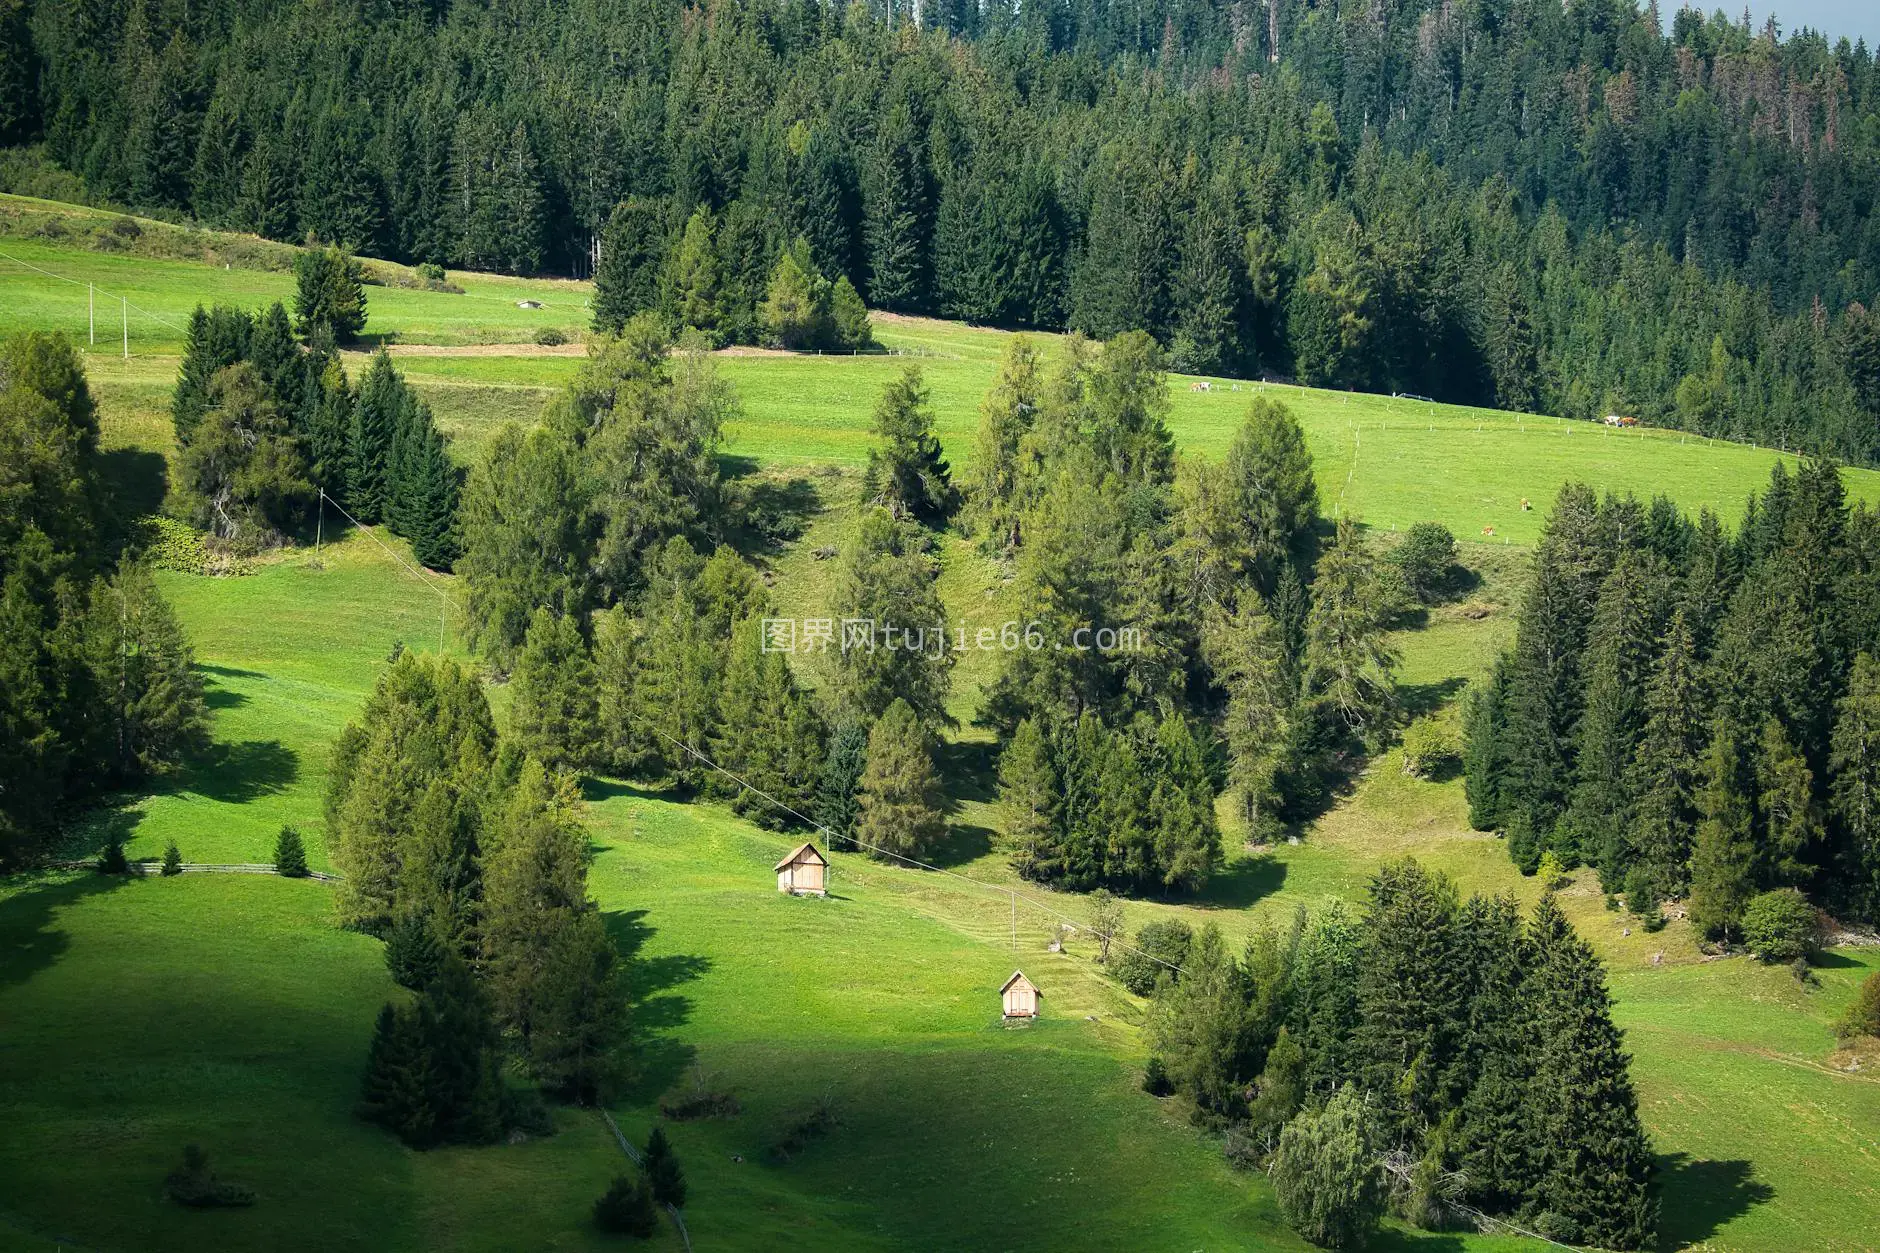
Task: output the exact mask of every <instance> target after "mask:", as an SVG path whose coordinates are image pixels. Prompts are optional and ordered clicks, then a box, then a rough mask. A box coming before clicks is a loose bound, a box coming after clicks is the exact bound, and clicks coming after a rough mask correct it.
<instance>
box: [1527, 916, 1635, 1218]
mask: <svg viewBox="0 0 1880 1253" xmlns="http://www.w3.org/2000/svg"><path fill="white" fill-rule="evenodd" d="M1530 935H1531V937H1532V941H1531V942H1532V949H1533V963H1534V964H1533V969H1532V972H1531V973H1530V974H1529V976H1528V979H1527V981H1526V982H1525V984H1524V985H1523V986H1524V993H1525V995H1526V996H1527V997H1528V998H1529V1006H1530V1009H1529V1012H1530V1013H1532V1015H1533V1017H1534V1021H1535V1026H1536V1039H1537V1040H1538V1042H1539V1049H1538V1052H1537V1054H1536V1056H1535V1062H1534V1079H1533V1081H1532V1083H1530V1085H1529V1089H1528V1090H1529V1093H1530V1096H1531V1100H1530V1104H1529V1108H1530V1111H1531V1112H1530V1117H1531V1118H1532V1119H1533V1121H1534V1126H1535V1128H1536V1129H1537V1130H1538V1131H1539V1133H1540V1137H1541V1142H1542V1144H1543V1145H1544V1149H1543V1163H1544V1164H1543V1170H1542V1175H1541V1179H1540V1183H1539V1185H1538V1189H1537V1193H1536V1196H1535V1197H1534V1199H1533V1200H1532V1201H1531V1202H1530V1204H1531V1205H1532V1207H1533V1208H1534V1209H1535V1210H1536V1211H1540V1212H1551V1213H1554V1214H1558V1215H1560V1216H1562V1217H1564V1218H1565V1219H1567V1220H1569V1221H1570V1222H1571V1223H1572V1224H1573V1229H1574V1230H1577V1231H1578V1232H1579V1235H1578V1237H1577V1238H1578V1239H1580V1240H1582V1241H1584V1242H1586V1243H1589V1244H1594V1245H1597V1246H1599V1247H1601V1248H1609V1249H1639V1248H1646V1247H1648V1246H1649V1245H1650V1244H1651V1243H1652V1241H1653V1240H1654V1239H1655V1238H1656V1236H1657V1227H1658V1202H1657V1198H1656V1197H1655V1196H1654V1195H1653V1178H1654V1176H1655V1174H1656V1170H1657V1168H1656V1166H1655V1165H1654V1161H1653V1155H1652V1148H1651V1142H1650V1140H1649V1139H1648V1138H1647V1137H1646V1134H1645V1129H1644V1127H1643V1126H1641V1125H1640V1123H1639V1118H1638V1098H1637V1095H1636V1094H1635V1093H1634V1091H1633V1089H1632V1080H1631V1076H1630V1074H1629V1073H1628V1071H1627V1066H1628V1065H1629V1063H1630V1060H1631V1059H1630V1058H1629V1057H1628V1056H1627V1054H1626V1053H1625V1052H1624V1050H1623V1049H1622V1047H1621V1039H1620V1034H1619V1030H1618V1028H1616V1027H1614V1026H1613V1025H1612V1014H1611V1006H1612V998H1611V996H1610V995H1609V994H1608V993H1607V991H1606V979H1605V973H1604V971H1603V970H1602V969H1601V967H1600V964H1599V959H1598V958H1596V957H1595V956H1594V955H1593V952H1592V950H1591V949H1590V948H1589V947H1588V946H1587V944H1586V942H1585V941H1584V940H1582V939H1580V938H1579V937H1578V936H1577V935H1575V934H1574V933H1573V930H1572V928H1571V927H1570V926H1569V925H1567V923H1566V922H1565V920H1564V919H1563V918H1561V917H1560V916H1559V906H1558V905H1557V904H1556V903H1555V902H1554V900H1553V898H1552V896H1551V895H1548V896H1545V897H1543V898H1542V901H1541V904H1540V906H1539V907H1538V909H1537V910H1536V913H1535V918H1534V922H1533V924H1532V926H1531V928H1530Z"/></svg>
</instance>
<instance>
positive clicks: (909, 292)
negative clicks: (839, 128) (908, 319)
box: [863, 95, 931, 311]
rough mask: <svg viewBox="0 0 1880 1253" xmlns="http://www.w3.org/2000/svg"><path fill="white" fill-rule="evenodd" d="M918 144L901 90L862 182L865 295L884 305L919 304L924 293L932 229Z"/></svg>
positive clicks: (909, 107)
mask: <svg viewBox="0 0 1880 1253" xmlns="http://www.w3.org/2000/svg"><path fill="white" fill-rule="evenodd" d="M922 148H923V145H922V143H921V134H920V130H919V128H918V126H917V124H916V122H915V120H914V117H913V112H912V97H911V96H909V95H903V96H901V97H900V98H897V99H896V100H895V101H894V102H893V103H892V104H891V105H889V106H888V111H887V113H886V114H885V115H884V116H883V117H882V119H881V123H880V126H879V127H878V128H877V130H876V135H875V143H874V146H873V148H872V149H871V151H870V153H869V160H868V169H867V178H866V180H865V183H864V186H865V193H866V194H865V197H864V212H865V216H864V220H863V238H864V240H865V242H866V245H867V255H868V297H869V299H870V300H872V301H874V302H875V303H876V304H877V305H879V306H881V307H882V308H884V309H896V310H902V311H906V310H912V309H918V308H920V307H921V306H922V304H923V302H924V301H925V299H926V295H927V282H928V276H927V250H928V247H929V240H930V238H931V235H930V226H929V221H928V215H929V207H928V205H929V196H928V187H927V176H926V171H925V169H924V168H923V156H924V154H923V151H922Z"/></svg>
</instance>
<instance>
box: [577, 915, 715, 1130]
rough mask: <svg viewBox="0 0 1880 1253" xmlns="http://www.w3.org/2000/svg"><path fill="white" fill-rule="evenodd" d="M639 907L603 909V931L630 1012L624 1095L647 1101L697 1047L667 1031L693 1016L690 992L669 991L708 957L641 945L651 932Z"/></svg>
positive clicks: (699, 970)
mask: <svg viewBox="0 0 1880 1253" xmlns="http://www.w3.org/2000/svg"><path fill="white" fill-rule="evenodd" d="M646 913H647V911H646V910H644V909H629V910H619V911H616V912H613V913H608V914H605V915H603V916H602V917H603V920H604V921H605V923H606V924H607V933H608V934H609V935H610V936H612V937H613V940H614V943H615V945H617V946H618V947H619V949H620V955H621V958H622V959H623V960H624V961H625V963H626V967H627V1003H628V1005H629V1006H630V1007H631V1009H632V1012H633V1037H634V1038H633V1081H632V1083H631V1084H630V1085H629V1089H628V1091H627V1092H625V1093H623V1094H622V1097H623V1099H625V1100H628V1101H631V1102H633V1103H635V1104H639V1103H644V1102H647V1101H651V1100H652V1099H653V1098H655V1097H657V1096H658V1095H659V1094H660V1093H661V1092H664V1091H666V1090H667V1089H669V1088H670V1087H672V1085H673V1084H674V1083H675V1082H677V1081H678V1079H679V1076H681V1075H683V1074H684V1073H685V1071H686V1068H687V1067H689V1066H690V1065H691V1064H692V1059H693V1056H694V1054H695V1053H696V1052H697V1050H696V1049H694V1048H693V1047H692V1046H691V1045H690V1044H687V1043H685V1042H684V1041H683V1040H680V1039H677V1038H676V1037H675V1036H674V1035H673V1034H672V1033H673V1032H674V1031H676V1030H678V1028H680V1027H682V1026H684V1025H685V1024H686V1022H688V1021H689V1020H690V1019H691V1017H692V1001H691V998H690V997H687V996H684V995H681V994H679V993H676V992H674V991H673V989H674V988H677V987H679V986H680V985H682V984H686V983H690V982H691V981H692V980H694V979H696V978H698V977H699V976H700V975H703V974H704V973H705V972H706V971H708V970H710V969H711V968H712V961H711V958H709V957H705V956H702V955H698V954H692V953H667V954H661V955H659V956H655V957H646V956H643V955H642V952H641V950H643V949H644V948H645V947H646V942H647V940H648V939H650V938H651V937H652V935H653V928H652V927H651V926H649V925H648V924H647V922H646Z"/></svg>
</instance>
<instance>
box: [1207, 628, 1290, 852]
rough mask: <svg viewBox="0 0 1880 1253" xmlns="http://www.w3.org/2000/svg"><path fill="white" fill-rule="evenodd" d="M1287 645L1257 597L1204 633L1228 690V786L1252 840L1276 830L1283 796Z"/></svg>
mask: <svg viewBox="0 0 1880 1253" xmlns="http://www.w3.org/2000/svg"><path fill="white" fill-rule="evenodd" d="M1284 648H1285V642H1284V641H1283V640H1282V639H1281V637H1280V630H1279V626H1278V624H1277V623H1275V622H1274V621H1273V618H1272V616H1271V615H1270V614H1268V613H1267V612H1266V611H1265V607H1264V606H1263V605H1262V604H1261V603H1260V601H1259V598H1258V597H1256V596H1246V597H1243V598H1242V601H1241V606H1240V609H1239V611H1238V612H1237V613H1236V614H1235V615H1234V617H1233V619H1232V620H1230V621H1219V622H1217V623H1215V624H1214V625H1212V626H1211V628H1210V629H1209V630H1208V631H1207V633H1206V634H1205V636H1204V637H1203V655H1204V656H1205V657H1206V658H1207V660H1208V665H1209V667H1210V668H1211V669H1212V670H1213V672H1214V676H1215V681H1216V682H1217V683H1219V684H1220V685H1221V687H1222V688H1223V689H1224V690H1225V691H1226V692H1227V714H1226V717H1225V719H1224V720H1223V728H1222V730H1223V734H1224V736H1225V738H1226V741H1227V751H1228V755H1229V765H1228V788H1229V791H1230V793H1231V795H1232V796H1233V798H1234V808H1235V811H1236V813H1238V815H1239V817H1240V819H1241V821H1242V822H1243V823H1245V824H1246V828H1247V832H1248V836H1249V838H1252V839H1261V838H1263V837H1264V835H1265V834H1266V833H1268V832H1270V831H1271V830H1272V829H1273V827H1274V825H1275V824H1276V823H1277V821H1278V811H1279V807H1280V803H1281V799H1282V798H1281V796H1280V794H1279V773H1280V770H1281V768H1282V766H1283V764H1284V763H1283V761H1282V758H1281V755H1280V751H1279V750H1280V749H1281V747H1282V746H1283V745H1284V744H1285V743H1286V739H1287V723H1288V722H1289V721H1290V720H1291V719H1292V717H1293V707H1292V695H1293V694H1292V691H1291V683H1290V682H1289V678H1288V675H1287V664H1286V657H1285V654H1284Z"/></svg>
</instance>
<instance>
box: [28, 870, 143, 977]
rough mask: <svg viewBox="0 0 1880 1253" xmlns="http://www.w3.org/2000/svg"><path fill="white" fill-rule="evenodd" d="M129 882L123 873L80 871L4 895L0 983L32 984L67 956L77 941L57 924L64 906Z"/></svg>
mask: <svg viewBox="0 0 1880 1253" xmlns="http://www.w3.org/2000/svg"><path fill="white" fill-rule="evenodd" d="M29 880H30V876H21V877H19V878H16V879H12V880H0V884H5V885H6V886H8V887H9V888H11V887H14V886H15V885H18V884H22V883H25V882H28V881H29ZM126 881H127V878H126V876H124V875H104V874H90V873H84V872H81V873H79V874H77V875H75V876H73V877H71V878H69V879H57V880H53V879H48V880H45V881H44V882H42V883H39V884H37V885H35V886H27V887H21V888H19V889H18V890H15V891H12V892H11V893H10V894H8V895H6V896H4V897H0V987H7V986H10V985H12V984H16V983H25V982H27V981H28V980H29V979H31V978H32V977H33V976H34V975H36V974H38V973H39V972H40V971H42V970H44V969H46V968H47V967H49V966H51V965H52V964H53V963H54V962H56V961H58V960H59V958H60V957H62V956H63V955H64V954H65V951H66V949H67V948H69V947H70V946H71V942H72V941H71V938H70V937H69V936H67V935H66V933H65V932H64V931H61V930H59V929H58V926H57V924H56V921H55V919H56V916H57V914H58V913H59V911H60V910H62V909H64V908H66V907H67V906H69V905H75V904H77V903H78V902H79V901H82V900H84V899H85V898H86V897H88V896H96V895H97V894H98V893H100V892H110V891H113V890H115V889H117V888H120V887H122V886H124V884H125V882H126Z"/></svg>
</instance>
